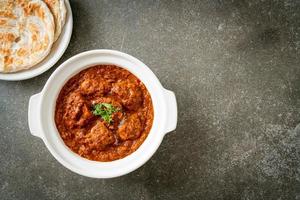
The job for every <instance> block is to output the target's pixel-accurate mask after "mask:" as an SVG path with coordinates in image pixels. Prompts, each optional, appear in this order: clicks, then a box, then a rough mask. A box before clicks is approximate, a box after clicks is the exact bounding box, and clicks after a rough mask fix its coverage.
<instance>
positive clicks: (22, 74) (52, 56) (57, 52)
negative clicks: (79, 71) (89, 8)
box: [0, 0, 73, 81]
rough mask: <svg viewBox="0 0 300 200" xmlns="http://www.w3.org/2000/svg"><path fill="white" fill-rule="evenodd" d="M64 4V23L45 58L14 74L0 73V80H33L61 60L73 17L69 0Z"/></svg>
mask: <svg viewBox="0 0 300 200" xmlns="http://www.w3.org/2000/svg"><path fill="white" fill-rule="evenodd" d="M65 4H66V9H67V16H66V23H65V25H64V28H63V30H62V32H61V34H60V36H59V38H58V39H57V40H56V42H55V43H54V44H53V46H52V48H51V51H50V53H49V54H48V55H47V57H46V58H45V59H44V60H43V61H41V62H40V63H38V64H37V65H35V66H34V67H32V68H30V69H27V70H22V71H19V72H15V73H7V74H6V73H0V80H7V81H19V80H25V79H29V78H33V77H35V76H38V75H40V74H42V73H43V72H45V71H47V70H48V69H50V68H51V67H52V66H53V65H55V63H56V62H57V61H58V60H59V59H60V58H61V56H62V55H63V53H64V52H65V50H66V49H67V47H68V45H69V42H70V39H71V35H72V29H73V17H72V10H71V6H70V3H69V0H65Z"/></svg>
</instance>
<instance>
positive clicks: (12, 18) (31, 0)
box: [0, 0, 55, 73]
mask: <svg viewBox="0 0 300 200" xmlns="http://www.w3.org/2000/svg"><path fill="white" fill-rule="evenodd" d="M54 30H55V25H54V19H53V16H52V14H51V11H50V9H49V8H48V7H47V5H46V4H45V3H44V2H43V1H41V0H0V72H2V73H9V72H16V71H20V70H24V69H28V68H30V67H32V66H34V65H36V64H37V63H39V62H40V61H42V60H43V59H44V58H45V57H46V56H47V55H48V54H49V52H50V50H51V46H52V44H53V42H54Z"/></svg>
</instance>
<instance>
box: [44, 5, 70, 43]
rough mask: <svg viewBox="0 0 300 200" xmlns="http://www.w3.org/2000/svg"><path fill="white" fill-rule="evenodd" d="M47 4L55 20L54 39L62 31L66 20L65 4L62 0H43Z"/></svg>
mask: <svg viewBox="0 0 300 200" xmlns="http://www.w3.org/2000/svg"><path fill="white" fill-rule="evenodd" d="M44 2H45V3H46V4H47V6H48V7H49V8H50V10H51V12H52V14H53V17H54V22H55V33H54V41H56V40H57V39H58V37H59V35H60V33H61V31H62V28H63V26H64V24H65V22H66V13H67V10H66V6H65V1H64V0H44Z"/></svg>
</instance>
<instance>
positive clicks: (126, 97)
mask: <svg viewBox="0 0 300 200" xmlns="http://www.w3.org/2000/svg"><path fill="white" fill-rule="evenodd" d="M111 91H112V93H114V94H116V95H117V96H118V97H119V98H120V100H121V102H122V104H123V105H124V107H126V108H127V109H128V110H136V109H138V107H139V106H140V105H141V103H142V100H143V99H142V91H141V89H140V88H139V86H138V84H135V83H134V82H132V81H129V80H123V81H119V82H117V83H115V84H114V85H113V88H112V90H111Z"/></svg>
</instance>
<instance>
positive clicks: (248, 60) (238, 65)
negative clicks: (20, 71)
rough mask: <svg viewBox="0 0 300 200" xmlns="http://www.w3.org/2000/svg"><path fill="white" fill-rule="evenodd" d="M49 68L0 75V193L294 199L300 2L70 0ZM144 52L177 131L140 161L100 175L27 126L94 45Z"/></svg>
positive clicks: (297, 188)
mask: <svg viewBox="0 0 300 200" xmlns="http://www.w3.org/2000/svg"><path fill="white" fill-rule="evenodd" d="M71 4H72V8H73V14H74V31H73V36H72V40H71V42H70V45H69V48H68V49H67V51H66V53H65V54H64V56H63V57H62V58H61V59H60V61H59V63H57V64H56V65H55V66H54V67H53V68H52V69H50V70H49V71H47V72H46V73H44V74H43V75H41V76H38V77H36V78H33V79H31V80H26V81H20V82H5V81H1V82H0V113H1V114H0V131H1V133H0V199H1V200H4V199H22V200H25V199H37V200H40V199H72V200H74V199H79V200H82V199H126V200H127V199H145V200H148V199H170V200H173V199H300V153H299V149H300V147H299V142H300V128H299V130H298V131H297V130H296V131H295V130H294V129H295V127H296V126H297V124H298V123H300V64H299V63H300V1H297V0H285V1H279V0H278V1H272V0H262V1H246V0H234V1H222V0H207V1H190V0H188V1H186V0H181V1H179V0H178V1H170V0H164V1H159V0H157V1H148V0H147V1H146V0H144V1H139V0H133V1H129V0H128V1H111V0H106V1H96V0H93V1H92V0H89V1H82V0H72V1H71ZM97 48H100V49H103V48H106V49H115V50H120V51H124V52H127V53H129V54H131V55H133V56H135V57H137V58H139V59H141V60H142V61H144V62H145V63H146V64H147V65H148V66H149V67H150V68H151V69H152V70H153V71H154V72H155V74H156V75H157V76H158V78H159V79H160V81H161V82H162V84H163V85H164V86H165V87H166V88H168V89H171V90H173V91H174V92H175V93H176V95H177V100H178V109H179V113H178V114H179V115H178V116H179V118H178V127H177V130H176V131H174V132H172V133H170V134H168V135H167V136H166V137H165V139H164V141H163V143H162V144H161V146H160V148H159V150H158V151H157V152H156V154H155V155H154V156H153V157H152V159H151V160H150V161H149V162H147V163H146V164H145V165H144V166H143V167H141V168H140V169H138V170H136V171H134V172H133V173H130V174H128V175H126V176H123V177H119V178H114V179H109V180H97V179H90V178H86V177H82V176H79V175H77V174H74V173H72V172H70V171H68V170H67V169H66V168H64V167H63V166H62V165H60V164H59V163H58V162H57V161H56V160H55V159H54V158H53V157H52V155H51V154H50V153H49V152H48V150H47V149H46V147H45V145H44V144H43V142H42V141H41V140H40V139H38V138H35V137H33V136H31V135H30V133H29V129H28V125H27V104H28V99H29V97H30V96H31V95H32V94H35V93H37V92H39V91H41V89H42V87H43V85H44V84H45V82H46V80H47V78H48V77H49V76H50V74H51V73H52V72H53V71H54V70H55V68H56V67H57V66H58V65H59V64H60V63H62V62H63V61H65V60H66V59H68V58H70V57H71V56H73V55H75V54H77V53H79V52H83V51H85V50H90V49H97Z"/></svg>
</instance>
